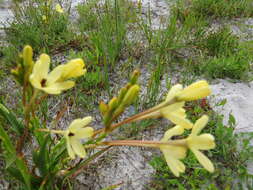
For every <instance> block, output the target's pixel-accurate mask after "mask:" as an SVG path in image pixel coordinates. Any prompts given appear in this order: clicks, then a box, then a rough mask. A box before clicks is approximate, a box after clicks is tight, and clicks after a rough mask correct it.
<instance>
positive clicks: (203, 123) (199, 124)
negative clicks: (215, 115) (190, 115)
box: [191, 115, 208, 135]
mask: <svg viewBox="0 0 253 190" xmlns="http://www.w3.org/2000/svg"><path fill="white" fill-rule="evenodd" d="M207 122H208V116H207V115H203V116H202V117H201V118H199V119H198V120H197V121H196V122H195V124H194V126H193V128H192V132H191V134H194V135H197V134H199V133H200V132H201V130H202V129H203V128H204V127H205V126H206V124H207Z"/></svg>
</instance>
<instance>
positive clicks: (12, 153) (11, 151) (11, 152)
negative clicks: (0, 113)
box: [0, 125, 31, 190]
mask: <svg viewBox="0 0 253 190" xmlns="http://www.w3.org/2000/svg"><path fill="white" fill-rule="evenodd" d="M0 138H1V139H2V141H3V144H4V147H5V149H6V151H7V152H8V154H6V155H5V157H6V156H8V157H6V159H9V157H14V158H15V160H16V162H15V163H16V165H17V168H18V170H19V172H20V173H21V175H22V177H23V181H24V183H25V184H26V187H27V189H28V190H30V189H31V182H30V174H29V171H28V168H27V166H26V164H25V163H24V161H23V160H22V158H19V157H18V156H16V150H15V147H14V146H13V144H12V143H11V139H10V137H9V136H8V134H7V133H6V132H5V130H4V128H3V126H2V125H0ZM12 171H13V170H12Z"/></svg>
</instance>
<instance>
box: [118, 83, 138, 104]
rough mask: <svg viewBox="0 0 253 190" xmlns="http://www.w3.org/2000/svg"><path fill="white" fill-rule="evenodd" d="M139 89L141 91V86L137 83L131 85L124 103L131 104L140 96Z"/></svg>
mask: <svg viewBox="0 0 253 190" xmlns="http://www.w3.org/2000/svg"><path fill="white" fill-rule="evenodd" d="M139 91H140V87H139V86H138V85H137V84H135V85H133V86H132V87H130V88H129V90H128V91H127V93H126V95H125V97H124V99H123V101H122V104H123V105H124V106H128V105H130V104H131V103H132V102H133V101H134V100H135V98H136V97H137V96H138V93H139Z"/></svg>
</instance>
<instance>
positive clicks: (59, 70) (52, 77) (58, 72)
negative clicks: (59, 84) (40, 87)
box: [47, 65, 63, 86]
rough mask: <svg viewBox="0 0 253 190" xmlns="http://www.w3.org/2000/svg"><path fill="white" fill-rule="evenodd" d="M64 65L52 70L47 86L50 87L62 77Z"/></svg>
mask: <svg viewBox="0 0 253 190" xmlns="http://www.w3.org/2000/svg"><path fill="white" fill-rule="evenodd" d="M62 72H63V65H59V66H57V67H55V68H54V70H52V71H51V72H50V73H49V74H48V76H47V85H48V86H50V85H52V84H53V83H55V82H56V81H57V80H58V79H59V78H60V77H61V75H62Z"/></svg>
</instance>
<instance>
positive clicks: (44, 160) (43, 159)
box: [37, 135, 50, 176]
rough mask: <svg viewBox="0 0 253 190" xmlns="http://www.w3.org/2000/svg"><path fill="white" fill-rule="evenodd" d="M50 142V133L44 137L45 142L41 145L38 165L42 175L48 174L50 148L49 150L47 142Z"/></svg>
mask: <svg viewBox="0 0 253 190" xmlns="http://www.w3.org/2000/svg"><path fill="white" fill-rule="evenodd" d="M48 142H50V135H47V136H46V137H45V138H44V142H43V144H42V145H41V147H40V150H39V153H38V157H37V160H38V163H37V164H38V165H37V167H38V168H39V171H40V174H41V175H42V176H46V175H47V174H48V161H49V159H48V150H47V144H48Z"/></svg>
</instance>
